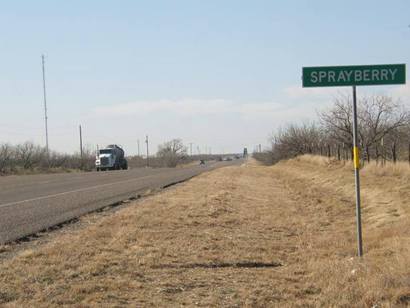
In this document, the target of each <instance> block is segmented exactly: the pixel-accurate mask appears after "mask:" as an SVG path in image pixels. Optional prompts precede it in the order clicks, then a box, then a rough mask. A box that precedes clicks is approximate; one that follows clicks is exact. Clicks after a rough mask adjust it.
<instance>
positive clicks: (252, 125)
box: [0, 0, 410, 155]
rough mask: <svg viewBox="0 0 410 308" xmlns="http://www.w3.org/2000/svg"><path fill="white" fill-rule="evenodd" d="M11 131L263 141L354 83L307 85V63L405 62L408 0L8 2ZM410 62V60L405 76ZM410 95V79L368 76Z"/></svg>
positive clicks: (3, 46) (223, 147)
mask: <svg viewBox="0 0 410 308" xmlns="http://www.w3.org/2000/svg"><path fill="white" fill-rule="evenodd" d="M0 4H1V9H0V38H1V40H0V51H1V53H0V54H1V57H0V107H1V109H0V110H1V116H0V143H2V142H8V143H12V144H17V143H21V142H24V141H32V142H35V143H38V144H41V145H44V144H45V129H44V107H43V88H42V87H43V85H42V82H43V81H42V69H41V55H42V54H44V55H45V70H46V87H47V104H48V118H49V121H48V126H49V144H50V148H51V149H52V150H56V151H59V152H66V153H74V152H78V151H79V134H78V127H79V125H81V126H82V131H83V143H84V144H85V145H86V146H87V147H89V148H90V149H94V148H96V146H97V145H99V147H103V146H104V145H107V144H112V143H116V144H120V145H122V146H123V147H124V149H125V151H126V153H127V154H129V155H133V154H137V151H138V147H137V143H138V140H140V151H141V152H143V151H145V147H144V140H145V136H146V135H149V141H150V152H155V151H156V150H157V147H158V145H159V144H161V143H163V142H165V141H167V140H170V139H173V138H181V139H182V140H183V141H184V143H185V144H187V145H188V144H189V143H192V144H193V145H192V147H193V152H194V153H197V152H198V151H199V152H201V153H204V152H205V151H207V152H209V151H212V153H238V152H242V150H243V148H244V147H247V148H248V149H249V150H250V151H252V150H253V149H254V148H255V146H256V145H258V144H261V145H262V147H266V146H268V144H269V141H268V140H269V137H270V136H271V135H272V133H273V132H275V131H276V130H277V129H278V128H280V127H283V126H285V125H287V124H289V123H300V122H309V121H313V120H315V119H316V117H317V111H319V110H324V109H326V108H329V106H331V103H332V99H333V98H334V97H335V96H336V95H338V94H340V93H350V92H349V91H351V89H349V88H314V89H308V88H305V89H304V88H302V82H301V70H302V67H303V66H319V65H358V64H387V63H408V62H409V60H410V26H409V25H410V17H409V14H408V13H409V12H410V1H408V0H392V1H378V0H371V1H370V0H363V1H357V0H345V1H328V0H317V1H313V0H287V1H279V0H278V1H272V0H270V1H267V0H266V1H262V0H254V1H242V0H206V1H204V0H174V1H172V0H163V1H159V0H158V1H157V0H150V1H148V0H146V1H142V0H140V1H138V0H134V1H132V0H121V1H104V0H82V1H80V0H71V1H62V0H61V1H56V0H54V1H51V0H49V1H45V0H37V1H28V0H27V1H19V0H15V1H11V0H10V1H6V0H1V1H0ZM408 70H409V68H408V67H407V74H408ZM379 94H381V95H391V96H393V97H394V98H395V99H401V100H402V102H403V103H404V104H406V105H410V87H409V86H407V85H402V86H377V87H360V88H358V96H359V98H360V95H379Z"/></svg>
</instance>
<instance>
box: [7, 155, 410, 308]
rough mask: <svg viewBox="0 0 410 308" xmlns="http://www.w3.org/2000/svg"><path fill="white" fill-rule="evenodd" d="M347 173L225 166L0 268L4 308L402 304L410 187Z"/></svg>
mask: <svg viewBox="0 0 410 308" xmlns="http://www.w3.org/2000/svg"><path fill="white" fill-rule="evenodd" d="M405 178H406V176H405V172H404V173H403V175H401V176H394V174H391V175H390V174H389V173H386V174H385V175H383V177H380V176H378V175H376V174H375V173H374V172H373V171H371V169H370V168H369V169H368V170H364V172H363V178H362V179H363V181H362V182H363V204H364V211H363V222H364V241H365V258H364V259H363V260H358V259H357V258H356V257H354V256H355V253H356V250H355V248H356V244H355V232H354V231H355V229H354V228H355V224H354V199H353V176H352V173H351V170H350V168H349V167H348V166H343V165H339V164H338V163H336V162H329V161H327V162H326V161H323V160H322V158H316V157H301V158H297V159H294V160H291V161H288V162H284V163H280V164H277V165H276V166H274V167H263V166H257V165H256V164H253V163H250V164H247V165H245V166H241V167H229V168H223V169H219V170H216V171H213V172H211V173H207V174H203V175H201V176H199V177H197V178H194V179H193V180H191V181H189V182H187V183H185V184H183V185H180V186H178V187H176V188H175V189H172V190H169V191H166V192H163V193H160V194H158V195H156V196H153V197H150V198H147V199H145V200H144V201H142V202H140V203H137V204H135V206H130V207H128V208H126V209H123V210H121V211H118V212H116V213H115V214H113V215H112V216H108V217H105V218H102V219H101V220H99V221H98V223H95V224H91V225H89V226H88V227H87V228H85V229H82V230H77V231H73V232H69V233H68V234H64V235H62V236H60V237H59V238H58V240H55V241H53V242H51V243H48V244H45V245H42V246H40V247H38V248H36V249H32V250H25V251H23V252H21V253H19V254H18V255H17V256H15V257H14V258H12V259H9V260H5V261H3V262H2V264H0V303H3V305H5V306H11V307H20V306H32V307H33V306H34V307H36V306H59V305H74V306H127V305H129V306H132V307H135V306H137V307H139V306H181V305H188V306H230V307H236V306H238V307H239V306H248V307H255V306H278V307H282V306H301V307H305V306H345V307H352V306H358V307H363V306H368V307H371V306H373V305H378V306H391V305H402V306H406V305H408V304H409V302H410V258H409V256H410V223H409V217H410V216H409V207H410V204H409V200H410V195H409V193H410V189H409V188H410V187H409V186H410V184H409V182H408V181H406V180H403V179H405Z"/></svg>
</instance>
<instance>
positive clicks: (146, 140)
mask: <svg viewBox="0 0 410 308" xmlns="http://www.w3.org/2000/svg"><path fill="white" fill-rule="evenodd" d="M145 143H146V144H147V167H149V152H148V135H147V136H146V139H145Z"/></svg>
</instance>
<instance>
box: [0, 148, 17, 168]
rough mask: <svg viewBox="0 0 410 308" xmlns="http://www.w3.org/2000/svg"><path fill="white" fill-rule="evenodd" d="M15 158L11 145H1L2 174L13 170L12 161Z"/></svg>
mask: <svg viewBox="0 0 410 308" xmlns="http://www.w3.org/2000/svg"><path fill="white" fill-rule="evenodd" d="M13 156H14V149H13V147H12V146H11V145H9V144H7V143H6V144H2V145H0V173H2V174H4V173H7V169H9V168H11V164H10V163H11V161H12V159H13Z"/></svg>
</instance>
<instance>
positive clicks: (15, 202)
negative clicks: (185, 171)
mask: <svg viewBox="0 0 410 308" xmlns="http://www.w3.org/2000/svg"><path fill="white" fill-rule="evenodd" d="M154 176H155V175H148V176H143V177H140V178H135V179H131V180H125V181H120V182H115V183H107V184H101V185H95V186H91V187H86V188H80V189H75V190H70V191H64V192H61V193H58V194H53V195H47V196H42V197H37V198H32V199H26V200H22V201H14V202H10V203H5V204H0V208H2V207H7V206H11V205H16V204H19V203H26V202H31V201H38V200H43V199H48V198H53V197H58V196H63V195H67V194H71V193H75V192H83V191H87V190H92V189H95V188H99V187H106V186H111V185H116V184H122V183H128V182H132V181H136V180H141V179H146V178H152V177H154Z"/></svg>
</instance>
